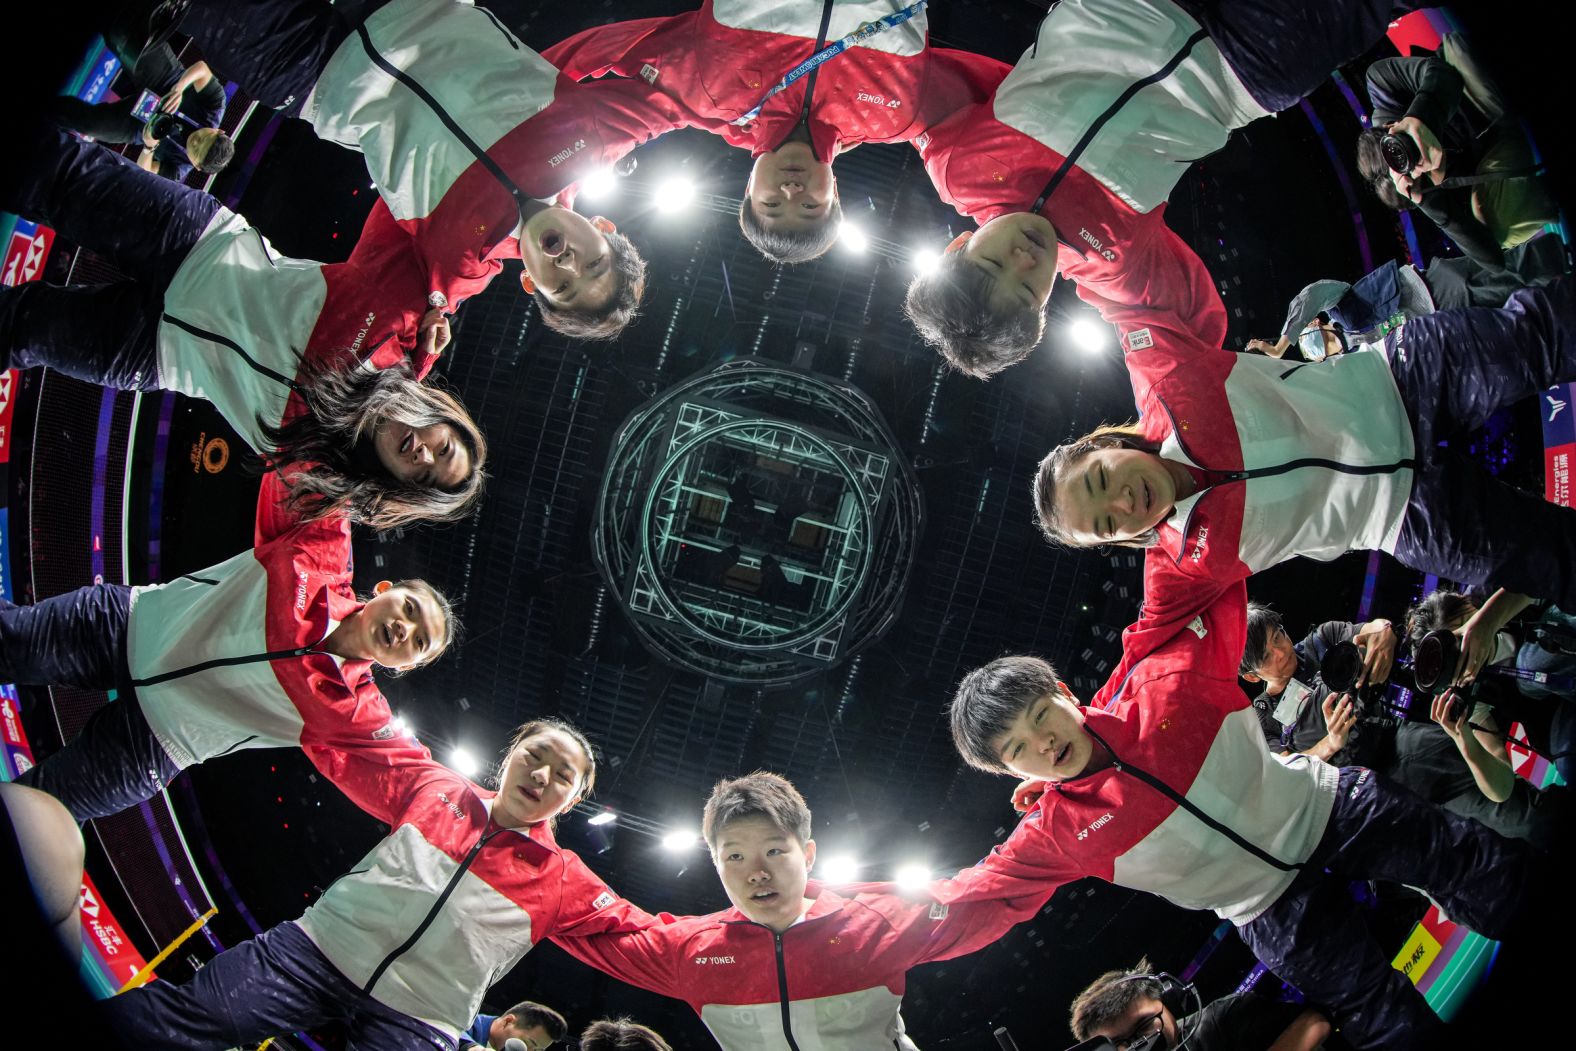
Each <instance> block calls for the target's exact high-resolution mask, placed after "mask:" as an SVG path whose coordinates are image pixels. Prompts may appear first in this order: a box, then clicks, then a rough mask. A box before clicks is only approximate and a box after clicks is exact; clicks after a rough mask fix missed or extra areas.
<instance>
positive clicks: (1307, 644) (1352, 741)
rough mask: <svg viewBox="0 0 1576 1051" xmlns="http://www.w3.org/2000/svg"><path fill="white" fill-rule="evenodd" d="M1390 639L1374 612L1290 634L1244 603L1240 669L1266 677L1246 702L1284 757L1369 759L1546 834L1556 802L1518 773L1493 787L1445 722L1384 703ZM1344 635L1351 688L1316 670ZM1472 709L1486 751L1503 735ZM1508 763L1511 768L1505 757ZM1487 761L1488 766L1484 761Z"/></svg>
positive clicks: (1485, 817)
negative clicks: (1358, 660)
mask: <svg viewBox="0 0 1576 1051" xmlns="http://www.w3.org/2000/svg"><path fill="white" fill-rule="evenodd" d="M1474 638H1475V636H1474ZM1396 641H1397V640H1396V635H1395V632H1394V629H1393V628H1392V627H1391V625H1390V622H1389V621H1386V620H1375V621H1371V622H1369V623H1368V624H1362V625H1358V624H1351V623H1348V622H1345V621H1327V622H1325V623H1324V624H1321V625H1319V626H1318V627H1317V628H1315V629H1314V630H1313V631H1311V632H1309V633H1308V635H1307V636H1306V637H1305V638H1304V639H1303V640H1302V641H1300V642H1297V643H1293V642H1292V640H1291V637H1290V636H1289V635H1288V634H1287V633H1286V629H1285V627H1284V626H1283V625H1282V622H1281V617H1280V614H1279V613H1277V612H1275V611H1274V610H1272V609H1269V608H1268V607H1266V606H1262V605H1260V604H1258V603H1250V604H1249V607H1248V633H1247V644H1246V646H1245V648H1244V652H1243V658H1242V667H1241V669H1240V673H1241V675H1242V677H1243V678H1244V679H1245V680H1247V681H1248V682H1250V683H1262V684H1263V687H1264V688H1263V690H1262V691H1261V692H1260V693H1259V695H1258V696H1257V697H1256V698H1254V701H1253V706H1254V709H1255V711H1256V712H1257V714H1258V717H1259V723H1260V725H1261V726H1262V728H1263V730H1264V737H1265V740H1266V742H1267V743H1268V745H1269V748H1270V750H1271V751H1272V752H1275V753H1277V754H1279V755H1282V756H1288V755H1292V754H1296V753H1301V754H1305V755H1312V756H1315V757H1317V758H1319V759H1322V760H1324V761H1325V762H1327V763H1331V764H1334V765H1338V766H1366V767H1369V768H1370V769H1372V770H1375V771H1377V772H1378V773H1380V774H1382V775H1383V776H1385V777H1387V778H1388V779H1390V780H1391V781H1394V782H1395V783H1396V784H1399V785H1401V786H1403V787H1405V788H1408V789H1410V790H1412V791H1413V792H1415V793H1417V794H1418V795H1420V796H1422V797H1423V798H1424V799H1426V800H1428V801H1429V802H1432V803H1437V804H1439V805H1440V806H1443V807H1444V808H1445V809H1447V810H1451V811H1453V812H1455V813H1457V814H1461V815H1463V816H1465V817H1470V818H1474V819H1476V820H1477V821H1479V822H1481V823H1483V824H1485V825H1487V826H1488V827H1489V828H1492V829H1494V830H1495V831H1496V832H1499V833H1500V834H1501V835H1506V836H1514V837H1517V838H1520V839H1527V840H1531V841H1533V842H1542V841H1544V840H1545V839H1546V838H1547V837H1548V836H1550V835H1552V834H1553V816H1554V815H1553V809H1554V808H1553V807H1552V806H1548V805H1542V804H1543V795H1542V794H1541V793H1539V792H1538V791H1537V790H1535V789H1534V788H1533V787H1532V786H1531V785H1529V784H1527V783H1526V782H1525V781H1521V780H1519V779H1517V778H1515V777H1511V778H1510V779H1509V783H1508V784H1504V783H1502V782H1500V781H1497V780H1494V779H1493V777H1492V776H1491V777H1490V781H1491V783H1493V784H1496V785H1497V786H1499V789H1500V790H1501V791H1496V793H1495V796H1490V795H1489V794H1487V793H1486V792H1485V791H1483V790H1482V787H1481V784H1480V781H1479V776H1478V771H1477V769H1476V768H1474V767H1473V766H1472V765H1471V764H1470V763H1469V762H1468V761H1467V759H1466V758H1465V756H1464V753H1463V750H1462V747H1461V746H1460V745H1458V743H1457V739H1456V737H1454V736H1453V735H1452V734H1451V733H1450V732H1449V730H1448V729H1447V728H1445V727H1442V726H1440V725H1438V724H1436V723H1433V722H1408V721H1406V720H1405V719H1404V718H1401V717H1399V716H1397V715H1394V714H1391V713H1390V712H1389V711H1387V710H1386V709H1385V707H1384V706H1383V700H1382V696H1380V695H1378V692H1377V691H1378V684H1381V683H1384V682H1386V681H1387V680H1388V679H1389V678H1390V671H1391V665H1392V663H1393V661H1394V658H1395V648H1396ZM1342 643H1352V644H1353V645H1355V646H1356V647H1357V649H1358V651H1359V653H1360V655H1361V656H1362V662H1363V663H1362V668H1361V671H1360V673H1359V674H1358V676H1357V682H1356V684H1355V685H1354V687H1353V688H1352V692H1340V691H1337V690H1334V689H1332V688H1331V686H1330V685H1329V684H1327V683H1326V682H1325V680H1324V677H1323V675H1322V674H1321V671H1320V665H1321V663H1323V662H1324V661H1325V660H1326V657H1327V655H1328V654H1329V653H1330V652H1331V651H1332V650H1334V649H1335V648H1336V647H1338V646H1340V645H1341V644H1342ZM1478 716H1479V717H1478V718H1474V719H1473V720H1472V721H1473V722H1476V723H1477V724H1478V725H1480V726H1483V727H1484V728H1485V731H1486V732H1482V733H1477V734H1474V735H1472V736H1474V739H1475V740H1474V743H1475V744H1476V745H1478V746H1480V747H1481V748H1482V749H1483V750H1484V751H1485V752H1488V753H1492V752H1493V751H1494V750H1495V749H1497V750H1498V751H1500V752H1501V753H1503V751H1504V747H1505V744H1504V741H1503V740H1502V739H1501V738H1500V737H1498V736H1497V735H1498V727H1497V725H1495V723H1494V720H1493V717H1492V715H1490V714H1489V713H1488V712H1487V711H1484V712H1480V713H1478ZM1467 747H1469V748H1470V747H1472V746H1471V745H1468V746H1467ZM1505 764H1506V771H1507V772H1509V761H1508V759H1506V760H1505ZM1484 770H1485V772H1488V773H1490V774H1492V771H1491V767H1490V766H1489V764H1488V761H1487V760H1484ZM1496 796H1497V798H1496Z"/></svg>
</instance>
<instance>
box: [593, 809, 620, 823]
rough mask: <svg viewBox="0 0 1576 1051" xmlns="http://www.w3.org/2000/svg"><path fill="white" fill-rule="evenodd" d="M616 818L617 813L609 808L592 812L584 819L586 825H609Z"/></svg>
mask: <svg viewBox="0 0 1576 1051" xmlns="http://www.w3.org/2000/svg"><path fill="white" fill-rule="evenodd" d="M617 820H618V815H617V814H615V813H613V812H612V811H611V810H604V811H602V812H601V813H600V814H593V815H592V816H591V817H590V818H588V819H587V820H586V824H588V825H611V824H612V823H613V822H615V821H617Z"/></svg>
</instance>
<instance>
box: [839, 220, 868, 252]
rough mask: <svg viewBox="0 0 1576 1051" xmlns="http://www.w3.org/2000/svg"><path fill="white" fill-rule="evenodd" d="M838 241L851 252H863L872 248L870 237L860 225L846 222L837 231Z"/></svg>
mask: <svg viewBox="0 0 1576 1051" xmlns="http://www.w3.org/2000/svg"><path fill="white" fill-rule="evenodd" d="M837 240H838V242H839V243H840V244H842V245H844V246H845V247H846V248H847V249H848V250H849V251H850V252H863V251H865V250H866V249H867V248H869V247H870V235H869V234H867V233H865V232H864V230H862V229H860V227H859V224H858V223H850V222H847V221H844V223H843V225H842V226H840V227H839V228H838V230H837Z"/></svg>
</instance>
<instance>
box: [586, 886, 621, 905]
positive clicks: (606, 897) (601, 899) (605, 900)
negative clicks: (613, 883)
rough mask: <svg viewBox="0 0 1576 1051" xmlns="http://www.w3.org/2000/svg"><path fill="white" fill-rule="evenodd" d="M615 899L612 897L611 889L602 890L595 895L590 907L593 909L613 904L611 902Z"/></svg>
mask: <svg viewBox="0 0 1576 1051" xmlns="http://www.w3.org/2000/svg"><path fill="white" fill-rule="evenodd" d="M616 900H617V899H616V898H614V897H613V892H612V891H609V890H604V891H603V892H602V893H601V894H598V895H597V896H596V900H595V901H593V902H592V903H591V907H592V908H593V909H605V908H607V907H608V906H609V905H611V904H613V902H614V901H616Z"/></svg>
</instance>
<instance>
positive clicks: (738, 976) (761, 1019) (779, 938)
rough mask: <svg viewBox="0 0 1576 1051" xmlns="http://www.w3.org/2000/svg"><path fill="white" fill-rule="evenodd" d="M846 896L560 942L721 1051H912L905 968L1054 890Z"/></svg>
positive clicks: (981, 937)
mask: <svg viewBox="0 0 1576 1051" xmlns="http://www.w3.org/2000/svg"><path fill="white" fill-rule="evenodd" d="M1261 747H1262V746H1261ZM846 889H847V890H849V892H850V895H851V896H849V897H844V896H843V895H841V894H838V893H836V892H835V891H833V890H830V889H828V888H825V887H821V886H820V885H818V884H816V883H814V882H812V883H811V884H810V885H809V887H808V889H807V890H806V896H807V897H812V898H814V899H815V903H814V905H812V906H811V908H810V910H809V912H807V913H806V914H805V916H804V918H803V919H802V920H800V921H799V922H798V923H797V924H795V925H794V926H792V927H790V928H788V929H787V930H786V931H784V932H782V933H781V934H778V933H776V932H774V931H773V930H771V928H769V927H765V926H762V925H761V924H759V923H755V922H753V921H751V920H748V919H746V918H745V917H744V914H743V913H741V912H739V910H738V909H727V910H725V911H723V912H715V913H712V914H711V915H709V916H681V917H679V918H678V919H677V920H673V919H672V918H671V917H664V919H665V920H667V921H669V922H664V923H663V924H661V925H659V926H651V927H648V928H646V929H645V930H642V931H639V932H636V933H629V934H598V935H594V936H591V937H581V936H573V937H558V938H555V939H554V940H555V941H556V942H557V943H558V945H559V946H561V947H562V948H564V949H565V950H566V951H568V952H569V953H570V954H571V955H573V956H575V957H576V958H578V959H579V960H581V961H583V962H585V963H587V964H590V965H591V966H592V967H595V968H597V969H598V970H600V971H605V972H606V973H608V974H610V975H612V976H613V977H614V978H617V979H618V980H619V981H622V982H628V983H629V984H630V985H637V986H640V987H641V988H642V989H650V990H651V991H653V992H657V993H661V994H663V995H664V996H671V997H673V998H674V999H676V1000H683V1001H684V1002H685V1003H687V1004H689V1005H690V1006H691V1007H692V1008H694V1009H695V1012H696V1013H697V1014H699V1015H700V1017H701V1021H703V1022H705V1023H706V1028H708V1029H710V1030H711V1035H712V1036H714V1037H716V1039H717V1043H719V1044H720V1045H722V1047H723V1048H724V1051H791V1049H793V1048H798V1049H800V1051H810V1049H811V1048H814V1049H816V1051H867V1049H869V1048H878V1047H888V1048H898V1049H901V1051H914V1044H913V1042H912V1041H911V1040H909V1038H908V1037H907V1036H906V1035H905V1034H904V1032H903V1018H902V1016H901V1015H900V1014H899V1013H898V1007H899V1005H900V1003H901V1001H902V999H903V989H904V987H905V986H906V984H907V980H908V971H909V968H911V967H916V966H918V965H919V964H922V963H927V962H930V961H933V960H948V959H951V958H953V957H954V956H963V955H966V954H967V953H971V952H975V951H976V950H978V949H981V948H984V947H985V946H986V945H989V944H991V943H992V942H994V941H996V940H997V939H998V938H1000V937H1001V936H1002V935H1003V934H1005V933H1006V932H1007V930H1008V929H1009V928H1011V927H1012V926H1013V925H1014V924H1017V923H1019V922H1021V921H1023V920H1026V919H1028V918H1029V917H1031V916H1033V915H1034V914H1035V912H1037V911H1038V910H1039V908H1040V906H1042V905H1044V904H1045V900H1046V899H1047V898H1048V897H1050V894H1051V888H1039V887H1030V888H1027V889H1026V890H1024V891H1022V892H1021V893H1020V894H1019V896H1017V897H1013V898H1010V899H1003V898H997V899H994V900H981V901H975V902H971V903H969V904H966V905H958V906H944V905H935V904H931V903H915V902H914V901H911V900H905V899H904V898H903V897H901V896H900V895H898V894H897V893H896V892H894V891H890V890H883V889H880V886H879V885H875V884H870V885H864V886H862V887H860V888H846Z"/></svg>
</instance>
